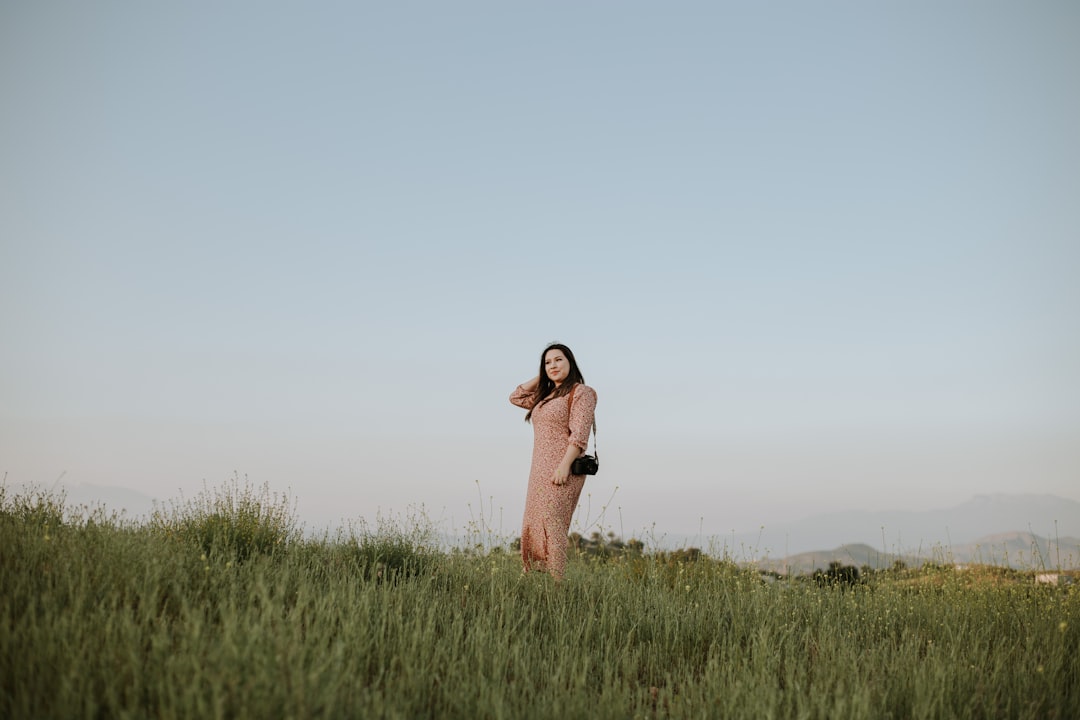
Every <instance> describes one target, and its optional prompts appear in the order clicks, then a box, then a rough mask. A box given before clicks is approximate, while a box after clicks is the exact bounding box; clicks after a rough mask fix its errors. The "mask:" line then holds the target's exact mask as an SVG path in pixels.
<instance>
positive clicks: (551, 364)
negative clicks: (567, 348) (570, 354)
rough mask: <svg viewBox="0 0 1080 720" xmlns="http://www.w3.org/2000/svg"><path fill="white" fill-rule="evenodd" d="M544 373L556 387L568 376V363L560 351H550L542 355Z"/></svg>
mask: <svg viewBox="0 0 1080 720" xmlns="http://www.w3.org/2000/svg"><path fill="white" fill-rule="evenodd" d="M544 372H546V373H547V376H548V377H549V378H551V380H552V381H553V382H554V383H555V386H556V387H558V386H559V385H562V383H563V380H565V379H566V376H567V375H569V374H570V361H569V360H567V359H566V356H565V355H563V351H562V350H558V349H554V348H553V349H551V350H548V351H547V352H546V353H544Z"/></svg>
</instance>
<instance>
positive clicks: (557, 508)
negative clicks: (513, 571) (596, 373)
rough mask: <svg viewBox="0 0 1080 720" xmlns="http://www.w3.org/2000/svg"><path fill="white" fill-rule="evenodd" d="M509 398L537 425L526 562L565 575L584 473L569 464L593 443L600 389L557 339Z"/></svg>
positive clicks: (524, 539) (524, 533) (525, 526)
mask: <svg viewBox="0 0 1080 720" xmlns="http://www.w3.org/2000/svg"><path fill="white" fill-rule="evenodd" d="M510 402H512V403H513V404H514V405H517V406H518V407H523V408H525V409H526V410H528V411H529V412H528V413H526V415H525V421H526V422H529V421H530V420H531V421H532V424H533V454H532V469H531V471H530V472H529V491H528V495H527V497H526V498H525V519H524V520H523V521H522V525H521V561H522V563H523V564H524V566H525V570H526V572H527V571H529V570H533V569H536V570H546V571H547V572H548V573H550V574H551V575H552V576H553V577H554V578H555V579H557V580H561V579H562V577H563V574H564V573H565V572H566V545H567V534H568V533H569V531H570V518H571V517H572V516H573V514H574V508H575V507H577V502H578V497H580V495H581V488H582V487H583V486H584V485H585V476H584V475H571V474H570V466H571V464H573V462H574V460H575V459H577V458H578V457H579V456H580V455H581V454H582V453H584V452H585V448H586V447H587V446H588V444H589V431H590V430H592V426H593V411H594V410H595V408H596V391H595V390H593V389H592V388H591V387H589V386H587V385H585V378H584V377H582V375H581V370H579V369H578V365H577V360H575V359H574V353H572V352H570V348H568V347H566V346H565V345H560V344H554V345H549V346H548V347H547V348H545V349H544V352H543V354H542V355H541V356H540V373H539V375H537V376H536V377H534V378H533V379H532V380H530V381H528V382H527V383H523V384H521V385H518V387H517V389H516V390H514V392H513V394H511V395H510Z"/></svg>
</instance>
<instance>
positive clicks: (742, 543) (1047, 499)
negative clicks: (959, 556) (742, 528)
mask: <svg viewBox="0 0 1080 720" xmlns="http://www.w3.org/2000/svg"><path fill="white" fill-rule="evenodd" d="M1003 533H1015V534H1018V535H1022V534H1024V533H1027V534H1029V535H1033V536H1039V537H1042V538H1054V537H1060V538H1076V537H1080V502H1076V501H1074V500H1067V499H1065V498H1061V497H1057V496H1054V495H1006V494H998V495H976V496H975V497H973V498H971V499H970V500H968V501H967V502H965V503H962V504H960V505H956V506H954V507H949V508H941V509H936V510H928V511H924V512H915V511H898V510H876V511H865V512H861V511H843V512H834V513H823V514H820V515H814V516H811V517H808V518H805V519H803V520H799V521H796V522H791V523H786V524H781V525H776V526H771V527H770V526H766V527H765V529H764V530H760V531H754V532H748V533H745V534H742V535H736V536H735V537H734V538H732V539H729V541H732V542H733V545H732V547H734V548H742V547H751V548H755V549H756V550H757V557H765V556H771V557H777V556H784V555H786V556H788V557H792V556H794V555H798V554H801V553H809V552H813V551H815V550H819V549H820V548H838V547H848V546H854V545H858V544H865V545H868V546H870V547H872V548H876V549H877V550H878V552H880V553H883V554H890V555H901V554H903V555H914V556H919V557H928V556H930V555H931V554H932V553H933V552H935V551H939V550H941V549H943V548H947V549H951V550H952V551H953V552H954V553H955V552H957V551H958V550H959V549H961V548H966V547H968V546H973V545H976V544H980V543H981V544H982V547H983V548H984V549H985V548H986V547H987V543H985V542H983V539H985V538H990V537H997V536H998V535H1001V534H1003ZM1016 549H1017V548H1014V550H1016ZM740 559H751V558H740Z"/></svg>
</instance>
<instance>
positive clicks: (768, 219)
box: [0, 0, 1080, 536]
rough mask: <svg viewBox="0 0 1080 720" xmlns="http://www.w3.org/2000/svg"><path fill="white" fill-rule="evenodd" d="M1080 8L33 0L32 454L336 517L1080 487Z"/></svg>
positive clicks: (26, 183) (10, 174) (19, 333)
mask: <svg viewBox="0 0 1080 720" xmlns="http://www.w3.org/2000/svg"><path fill="white" fill-rule="evenodd" d="M1078 37H1080V4H1078V3H1076V2H1073V1H1072V0H1065V1H1062V2H1038V1H1025V2H1011V3H1002V2H985V1H983V0H980V1H978V2H947V3H942V2H929V1H928V2H892V3H889V2H875V3H864V2H815V3H806V2H787V3H785V2H778V3H752V2H739V3H722V2H692V3H691V2H676V3H658V2H654V3H642V2H590V3H582V2H573V3H569V2H567V3H560V2H544V3H515V2H487V3H478V2H454V3H448V2H392V3H385V2H379V3H374V2H340V3H325V2H322V3H320V2H303V3H301V2H288V3H280V2H278V3H275V2H229V3H150V4H147V3H137V2H94V3H86V2H38V1H37V0H7V2H4V3H3V5H2V6H0V98H2V106H3V109H2V110H0V473H6V476H7V482H8V483H42V484H45V485H51V484H52V483H53V482H54V481H55V480H56V479H57V478H58V477H59V476H60V475H61V474H62V473H64V482H65V483H69V484H96V485H112V486H121V487H127V488H132V489H137V490H139V491H141V492H143V493H146V494H148V495H151V496H154V497H158V498H162V499H165V498H175V497H177V496H178V495H179V492H180V491H181V490H183V492H184V493H185V494H186V495H190V494H192V493H193V492H196V491H198V489H199V488H201V487H202V485H203V482H204V481H205V482H206V483H207V484H209V485H211V486H215V485H220V484H222V483H224V482H225V481H227V480H228V479H229V478H230V477H232V476H233V474H234V473H239V475H240V476H244V475H246V476H247V477H248V478H249V479H250V480H251V481H253V482H255V483H264V482H265V483H268V484H269V485H270V487H271V488H272V489H274V490H278V491H286V490H288V491H289V492H291V494H292V495H294V496H295V497H296V500H297V503H298V507H299V511H300V513H301V515H302V516H303V517H304V519H305V520H306V521H307V522H308V523H309V524H319V523H327V522H331V523H333V522H339V521H341V520H342V519H350V518H360V517H364V518H368V519H372V518H374V517H375V516H376V514H377V513H378V512H380V511H381V512H383V513H388V512H389V513H393V512H398V513H400V512H406V511H407V510H408V509H409V508H416V507H418V506H421V505H422V506H423V507H424V508H425V510H426V512H427V513H428V514H429V515H430V516H431V517H432V518H433V519H435V520H437V521H439V522H440V523H443V524H445V525H446V526H447V527H448V528H450V529H454V528H458V529H460V528H463V527H465V526H466V525H467V524H468V523H469V522H470V520H477V519H478V518H479V516H480V515H481V514H482V515H483V516H484V517H485V519H486V521H487V522H489V523H490V524H492V525H493V526H495V529H496V530H501V531H502V532H504V533H506V534H507V535H510V536H512V535H513V534H515V533H516V531H517V527H518V525H519V523H520V516H521V511H522V508H523V505H524V492H525V486H526V480H527V476H528V465H529V454H530V448H531V443H532V431H531V428H530V427H529V426H527V425H526V424H525V423H524V422H523V421H522V417H523V412H522V411H521V410H520V409H518V408H515V407H513V406H511V405H510V403H509V402H508V399H507V398H508V396H509V394H510V392H511V391H512V390H513V388H514V386H516V385H517V384H518V383H519V382H523V381H525V380H527V379H528V378H530V377H531V376H532V375H534V374H535V373H536V369H537V366H538V363H539V355H540V352H541V350H542V349H543V347H544V346H545V344H546V343H548V342H549V341H553V340H559V341H562V342H565V343H567V344H569V345H570V346H571V347H572V348H573V349H574V351H575V353H576V354H577V356H578V360H579V361H580V363H581V367H582V370H583V372H584V374H585V377H586V379H587V381H588V383H589V384H590V385H592V386H593V387H595V388H596V390H597V392H598V394H599V398H600V402H599V407H598V409H597V412H598V421H599V428H600V456H601V472H600V474H599V475H597V476H596V477H595V478H592V479H590V480H589V483H588V484H587V486H586V493H587V495H586V496H585V497H584V498H583V503H584V504H586V505H587V506H588V507H587V508H582V510H581V511H580V512H579V514H578V516H577V527H578V529H584V530H589V529H595V527H596V525H595V522H596V519H597V516H598V515H599V514H600V508H601V506H604V505H605V504H607V505H608V509H607V512H606V513H605V514H604V515H603V516H602V517H601V518H600V524H601V526H603V527H604V528H605V529H606V528H612V529H614V530H615V531H616V532H619V533H620V534H623V535H624V536H629V535H631V534H641V532H642V531H644V530H646V529H653V528H655V530H653V531H654V532H697V531H699V530H700V531H702V532H705V533H717V534H723V533H727V532H730V531H732V530H739V531H742V530H749V529H754V528H757V527H759V526H760V525H768V524H769V523H776V522H782V521H784V520H787V519H793V518H797V517H801V516H804V515H807V514H809V513H813V512H816V511H819V510H823V509H827V508H865V509H883V508H897V509H924V508H930V507H940V506H945V505H949V504H953V503H958V502H961V501H963V500H965V499H967V498H968V497H970V496H971V495H973V494H978V493H996V492H1032V493H1053V494H1057V495H1061V496H1064V497H1069V498H1072V499H1080V442H1077V440H1078V438H1080V282H1078V277H1080V132H1078V131H1077V128H1080V82H1078V80H1077V78H1078V77H1080V42H1077V38H1078Z"/></svg>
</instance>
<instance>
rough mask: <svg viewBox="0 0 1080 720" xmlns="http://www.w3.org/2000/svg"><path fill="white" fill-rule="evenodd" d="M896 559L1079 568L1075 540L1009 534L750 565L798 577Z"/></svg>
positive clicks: (914, 563)
mask: <svg viewBox="0 0 1080 720" xmlns="http://www.w3.org/2000/svg"><path fill="white" fill-rule="evenodd" d="M897 561H901V562H903V563H904V564H905V565H906V566H907V567H919V566H920V565H922V564H923V563H926V562H933V563H938V564H945V565H968V564H979V565H997V566H1001V567H1012V568H1016V569H1021V570H1051V569H1054V570H1075V569H1080V538H1075V537H1067V538H1058V539H1056V540H1054V539H1047V538H1044V537H1039V536H1038V535H1033V534H1031V533H1017V532H1010V533H1000V534H997V535H989V536H987V537H984V538H980V539H979V540H977V541H975V542H973V543H967V544H964V545H956V546H951V547H939V548H935V549H933V550H932V551H929V552H925V553H920V554H907V553H900V554H893V553H886V552H882V551H881V550H880V549H878V548H875V547H872V546H870V545H865V544H862V543H855V544H851V545H841V546H839V547H837V548H834V549H832V550H815V551H811V552H803V553H796V554H794V555H788V556H787V557H782V558H763V559H760V560H758V561H757V562H755V563H754V565H755V566H757V567H760V568H761V569H763V570H770V571H773V572H778V573H781V574H784V575H789V574H791V575H803V574H807V573H811V572H813V571H814V570H824V569H826V568H828V567H829V564H830V563H833V562H839V563H841V564H842V565H854V566H855V567H857V568H863V567H871V568H873V569H875V570H882V569H885V568H889V567H892V566H893V565H894V564H895V563H896V562H897Z"/></svg>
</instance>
